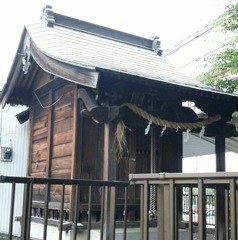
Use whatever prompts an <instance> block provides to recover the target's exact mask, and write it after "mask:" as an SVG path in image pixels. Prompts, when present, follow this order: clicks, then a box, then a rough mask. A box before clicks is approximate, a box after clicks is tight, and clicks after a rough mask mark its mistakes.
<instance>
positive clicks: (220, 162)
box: [215, 136, 226, 240]
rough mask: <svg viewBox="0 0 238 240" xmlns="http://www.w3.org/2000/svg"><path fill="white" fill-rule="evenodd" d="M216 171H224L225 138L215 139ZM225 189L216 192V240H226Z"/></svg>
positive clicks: (218, 137)
mask: <svg viewBox="0 0 238 240" xmlns="http://www.w3.org/2000/svg"><path fill="white" fill-rule="evenodd" d="M215 152H216V171H217V172H223V171H225V170H226V169H225V137H222V136H217V137H215ZM225 206H226V204H225V189H219V188H218V189H217V190H216V239H217V240H222V239H226V221H225V219H226V218H225Z"/></svg>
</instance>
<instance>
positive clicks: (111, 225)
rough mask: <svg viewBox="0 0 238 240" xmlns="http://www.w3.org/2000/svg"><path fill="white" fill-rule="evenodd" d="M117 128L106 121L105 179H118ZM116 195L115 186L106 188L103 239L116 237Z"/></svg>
mask: <svg viewBox="0 0 238 240" xmlns="http://www.w3.org/2000/svg"><path fill="white" fill-rule="evenodd" d="M115 130H116V125H115V124H114V123H106V124H105V125H104V163H103V164H104V166H103V180H116V169H117V159H116V154H115V148H114V136H115ZM115 195H116V191H115V188H106V190H105V203H104V204H105V207H104V209H105V212H104V227H103V232H104V237H103V239H112V240H113V239H115V232H114V230H115Z"/></svg>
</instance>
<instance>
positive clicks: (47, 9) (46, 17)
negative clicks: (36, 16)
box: [40, 5, 55, 27]
mask: <svg viewBox="0 0 238 240" xmlns="http://www.w3.org/2000/svg"><path fill="white" fill-rule="evenodd" d="M40 19H41V20H43V21H45V22H46V24H47V26H49V27H53V26H54V23H55V17H54V11H52V6H50V5H45V6H44V7H43V9H42V10H41V16H40Z"/></svg>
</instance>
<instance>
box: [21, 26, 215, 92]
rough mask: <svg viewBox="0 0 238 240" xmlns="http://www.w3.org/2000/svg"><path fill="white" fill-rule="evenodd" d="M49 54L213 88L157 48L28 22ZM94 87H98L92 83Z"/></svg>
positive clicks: (93, 66) (78, 63)
mask: <svg viewBox="0 0 238 240" xmlns="http://www.w3.org/2000/svg"><path fill="white" fill-rule="evenodd" d="M26 29H27V32H28V34H29V36H30V38H31V41H33V42H34V44H35V45H36V46H37V47H38V48H39V49H40V51H42V52H43V53H44V54H45V55H46V56H48V57H50V58H53V59H55V60H58V61H61V62H65V63H68V64H71V65H74V66H79V67H83V68H87V69H106V70H111V71H116V72H120V73H127V74H130V75H134V76H139V77H144V78H147V79H151V80H155V81H164V82H169V83H174V84H176V85H181V86H190V87H192V88H200V89H207V90H208V89H210V90H212V88H210V87H208V86H206V85H204V84H202V83H200V82H198V81H195V80H193V79H191V78H189V77H187V76H185V75H184V74H183V73H182V72H181V71H180V70H178V69H176V68H175V67H174V66H173V65H172V64H171V63H170V62H169V61H168V60H167V59H165V58H164V57H161V56H158V55H157V54H156V53H155V52H154V51H151V50H148V49H146V48H141V47H139V46H135V45H131V44H128V43H125V42H121V41H115V39H110V38H107V37H103V36H99V35H95V34H91V33H88V32H85V31H80V30H78V29H70V28H66V27H64V26H56V25H54V26H53V27H50V26H47V25H46V24H45V23H42V22H41V23H36V24H30V25H27V26H26ZM90 87H96V86H93V85H91V86H90Z"/></svg>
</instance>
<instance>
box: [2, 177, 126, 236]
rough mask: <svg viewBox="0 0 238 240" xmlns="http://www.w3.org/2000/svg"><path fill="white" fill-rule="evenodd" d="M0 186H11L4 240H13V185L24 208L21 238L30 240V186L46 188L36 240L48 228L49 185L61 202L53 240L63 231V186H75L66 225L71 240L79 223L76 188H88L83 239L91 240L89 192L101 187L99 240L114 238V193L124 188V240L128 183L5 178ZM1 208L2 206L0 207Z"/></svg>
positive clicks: (31, 195) (44, 233) (90, 201)
mask: <svg viewBox="0 0 238 240" xmlns="http://www.w3.org/2000/svg"><path fill="white" fill-rule="evenodd" d="M0 183H10V184H11V192H12V194H11V199H10V202H11V204H10V209H9V215H10V217H9V231H8V234H7V237H8V239H10V240H11V239H13V234H12V232H13V224H14V219H13V216H14V206H15V203H16V201H17V199H15V191H16V186H17V185H19V184H24V187H25V193H24V206H23V213H22V216H21V219H20V221H21V239H24V240H27V239H31V224H32V218H33V216H32V214H33V215H34V211H32V202H33V201H32V198H33V187H34V185H38V184H41V185H42V184H43V185H45V186H46V189H47V191H46V194H45V199H44V213H43V216H42V224H43V228H44V229H43V234H42V236H39V239H48V238H47V228H48V225H49V218H50V216H49V198H50V191H49V189H50V187H51V186H53V185H60V186H61V188H62V191H61V193H62V194H61V202H60V209H59V213H58V214H59V221H58V223H57V225H58V229H59V231H58V237H57V236H56V237H55V239H62V232H63V231H64V230H65V209H64V206H65V204H64V199H65V188H66V186H67V185H70V186H74V187H75V198H74V200H75V201H74V204H75V205H74V207H73V209H74V213H73V216H74V217H73V219H72V222H67V224H66V225H67V230H72V232H73V233H72V236H73V238H72V239H74V240H76V239H77V232H78V230H79V229H78V228H79V227H80V226H79V225H78V224H79V207H80V206H79V204H78V202H79V189H80V187H82V186H84V187H87V188H88V196H89V197H88V204H87V207H88V209H87V228H86V231H87V234H86V235H87V236H86V239H88V240H89V239H91V236H90V234H91V229H92V228H91V224H92V191H93V188H94V187H100V188H101V201H100V205H101V209H100V212H101V215H100V224H99V228H100V239H115V214H116V208H115V207H116V191H117V190H118V189H120V188H123V189H124V194H125V195H124V199H125V202H124V209H123V212H124V226H123V230H124V232H123V239H126V224H127V223H126V221H127V191H128V185H129V182H119V181H98V180H76V179H75V180H72V179H52V178H50V179H49V178H31V177H8V176H0ZM2 207H3V206H2Z"/></svg>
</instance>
